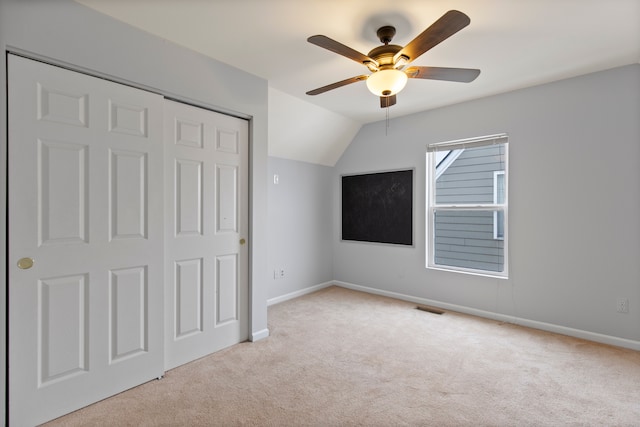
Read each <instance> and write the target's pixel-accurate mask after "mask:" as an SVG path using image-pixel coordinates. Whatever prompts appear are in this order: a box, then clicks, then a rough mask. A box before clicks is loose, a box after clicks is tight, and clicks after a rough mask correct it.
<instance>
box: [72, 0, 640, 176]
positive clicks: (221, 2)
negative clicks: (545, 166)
mask: <svg viewBox="0 0 640 427" xmlns="http://www.w3.org/2000/svg"><path fill="white" fill-rule="evenodd" d="M76 1H77V2H78V3H81V4H84V5H86V6H88V7H91V8H93V9H95V10H97V11H99V12H101V13H104V14H107V15H110V16H112V17H114V18H115V19H118V20H120V21H123V22H126V23H128V24H130V25H132V26H135V27H138V28H140V29H142V30H145V31H147V32H149V33H152V34H155V35H157V36H159V37H162V38H164V39H167V40H170V41H173V42H175V43H177V44H179V45H182V46H185V47H187V48H189V49H192V50H195V51H198V52H200V53H202V54H204V55H207V56H210V57H212V58H215V59H217V60H219V61H222V62H224V63H227V64H229V65H232V66H234V67H237V68H240V69H242V70H245V71H248V72H250V73H253V74H255V75H257V76H259V77H262V78H264V79H266V80H268V82H269V87H270V88H271V90H270V92H269V97H270V101H269V145H270V146H269V154H270V155H273V156H277V157H283V158H290V159H295V160H302V161H307V162H312V163H319V164H324V165H332V164H335V162H336V161H337V159H338V158H339V157H340V155H341V154H342V152H343V150H344V149H345V148H346V147H347V145H348V144H349V142H350V141H351V139H352V138H353V136H354V135H355V133H357V130H358V129H359V128H360V126H361V125H362V124H364V123H369V122H374V121H379V120H384V119H385V114H386V112H385V111H384V110H382V109H381V108H380V104H379V100H378V98H376V97H375V96H374V95H372V94H371V93H370V92H369V91H368V90H367V88H366V85H365V83H364V82H358V83H354V84H351V85H348V86H345V87H342V88H339V89H335V90H332V91H330V92H326V93H324V94H321V95H317V96H308V95H305V92H307V91H309V90H311V89H315V88H317V87H320V86H324V85H326V84H330V83H333V82H336V81H339V80H343V79H346V78H349V77H354V76H357V75H361V74H368V71H367V69H366V68H365V67H364V66H362V65H360V64H358V63H356V62H354V61H351V60H349V59H347V58H345V57H342V56H339V55H337V54H335V53H333V52H329V51H328V50H326V49H322V48H319V47H317V46H314V45H312V44H310V43H308V42H307V41H306V40H307V37H309V36H311V35H316V34H323V35H326V36H328V37H330V38H332V39H334V40H337V41H339V42H341V43H343V44H345V45H347V46H349V47H351V48H353V49H356V50H358V51H360V52H362V53H364V54H367V53H368V52H369V51H370V50H371V49H372V48H374V47H376V46H378V45H379V44H380V41H379V40H378V39H377V38H376V34H375V33H376V30H377V29H378V28H379V27H381V26H383V25H393V26H395V27H396V29H397V33H396V36H395V37H394V39H393V41H392V43H394V44H398V45H401V46H404V45H406V44H407V43H409V42H410V41H411V40H412V39H413V38H414V37H415V36H417V35H418V34H419V33H420V32H422V31H423V30H424V29H425V28H427V27H428V26H430V25H431V24H432V23H433V22H434V21H436V20H437V19H438V18H440V17H441V16H442V15H443V14H444V13H445V12H446V11H447V10H450V9H456V10H460V11H462V12H464V13H465V14H467V15H468V16H469V17H470V18H471V24H470V25H469V26H468V27H466V28H464V29H463V30H461V31H460V32H458V33H456V34H454V35H453V36H452V37H450V38H449V39H447V40H445V41H444V42H442V43H440V44H439V45H437V46H435V47H434V48H433V49H431V50H429V51H428V52H427V53H425V54H424V55H422V56H420V57H419V58H418V59H417V60H416V61H415V62H413V63H412V65H423V66H439V67H460V68H479V69H480V70H481V71H482V72H481V74H480V76H479V77H478V78H477V79H476V80H475V81H473V82H472V83H453V82H446V81H436V80H417V79H410V81H409V82H408V84H407V87H406V88H405V89H404V90H403V91H402V92H401V93H399V94H398V103H397V105H394V106H393V107H391V108H390V109H389V114H390V116H391V117H392V118H393V117H399V116H403V115H407V114H411V113H415V112H418V111H423V110H428V109H433V108H437V107H441V106H445V105H450V104H454V103H458V102H463V101H466V100H471V99H475V98H480V97H484V96H489V95H494V94H497V93H502V92H507V91H511V90H515V89H519V88H523V87H528V86H534V85H538V84H542V83H546V82H550V81H555V80H560V79H563V78H568V77H573V76H577V75H581V74H586V73H590V72H595V71H600V70H604V69H608V68H613V67H617V66H622V65H627V64H631V63H636V62H640V0H611V1H604V0H518V1H513V0H483V1H477V0H393V1H392V0H346V1H341V0H305V1H296V0H127V1H125V0H116V1H113V0H76Z"/></svg>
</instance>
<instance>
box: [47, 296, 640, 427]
mask: <svg viewBox="0 0 640 427" xmlns="http://www.w3.org/2000/svg"><path fill="white" fill-rule="evenodd" d="M415 307H416V305H415V304H412V303H408V302H403V301H397V300H393V299H389V298H384V297H379V296H374V295H369V294H363V293H359V292H355V291H351V290H347V289H342V288H338V287H330V288H327V289H324V290H322V291H319V292H316V293H314V294H310V295H306V296H304V297H301V298H298V299H295V300H291V301H287V302H284V303H281V304H278V305H275V306H272V307H270V308H269V329H270V332H271V336H270V337H269V338H268V339H266V340H262V341H259V342H257V343H242V344H239V345H236V346H233V347H231V348H228V349H226V350H223V351H221V352H218V353H216V354H213V355H211V356H208V357H205V358H203V359H200V360H197V361H195V362H192V363H189V364H187V365H184V366H181V367H179V368H177V369H174V370H172V371H169V372H167V374H166V376H165V377H164V378H163V379H162V380H160V381H152V382H150V383H147V384H143V385H141V386H139V387H136V388H134V389H132V390H130V391H127V392H125V393H122V394H119V395H117V396H114V397H112V398H109V399H107V400H104V401H102V402H99V403H97V404H95V405H92V406H90V407H87V408H84V409H82V410H80V411H77V412H75V413H72V414H70V415H67V416H65V417H62V418H59V419H57V420H55V421H53V422H51V423H49V424H47V425H48V426H107V425H108V426H119V425H130V426H237V425H244V426H402V425H406V426H565V425H571V426H640V352H636V351H632V350H627V349H621V348H617V347H611V346H606V345H602V344H596V343H592V342H588V341H584V340H580V339H576V338H570V337H566V336H562V335H556V334H552V333H547V332H542V331H537V330H532V329H527V328H523V327H518V326H514V325H510V324H504V323H500V322H495V321H491V320H485V319H480V318H476V317H472V316H467V315H462V314H458V313H452V312H446V313H445V314H443V315H436V314H432V313H428V312H424V311H420V310H416V309H415Z"/></svg>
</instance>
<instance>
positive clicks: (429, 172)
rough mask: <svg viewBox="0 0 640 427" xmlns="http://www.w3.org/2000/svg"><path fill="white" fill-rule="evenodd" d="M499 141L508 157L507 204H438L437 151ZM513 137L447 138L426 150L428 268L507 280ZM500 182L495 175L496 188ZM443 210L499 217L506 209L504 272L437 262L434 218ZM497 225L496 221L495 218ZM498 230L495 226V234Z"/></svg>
mask: <svg viewBox="0 0 640 427" xmlns="http://www.w3.org/2000/svg"><path fill="white" fill-rule="evenodd" d="M495 144H503V145H504V149H505V150H504V156H505V168H504V170H503V171H500V172H502V173H504V177H505V178H504V190H505V198H504V203H502V204H498V203H491V204H436V203H435V188H436V179H437V177H436V168H437V166H438V165H437V163H436V153H437V152H438V151H445V150H450V151H452V150H459V149H465V148H475V147H482V146H487V145H495ZM508 158H509V137H508V135H507V134H505V133H503V134H496V135H487V136H482V137H478V138H467V139H459V140H455V141H446V142H439V143H434V144H428V145H427V153H426V180H427V182H426V189H427V191H426V193H427V194H426V212H425V220H426V227H425V231H426V240H425V241H426V245H425V253H426V268H428V269H433V270H444V271H454V272H460V273H466V274H472V275H478V276H486V277H496V278H501V279H506V278H508V277H509V227H508V223H509V215H508V194H509V178H508V177H509V161H508ZM495 185H496V180H495V176H494V188H495ZM496 196H497V195H496V192H495V190H494V202H495V201H496ZM443 210H454V211H460V210H466V211H474V210H475V211H493V212H494V217H496V216H497V212H498V211H499V210H501V211H503V212H504V238H503V240H504V249H503V256H504V269H503V271H489V270H480V269H473V268H464V267H456V266H448V265H442V264H436V263H435V239H434V238H432V236H435V234H434V227H435V224H434V220H435V212H436V211H443ZM494 224H495V221H494ZM496 231H497V230H495V229H494V235H495V232H496Z"/></svg>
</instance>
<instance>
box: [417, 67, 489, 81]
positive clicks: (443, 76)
mask: <svg viewBox="0 0 640 427" xmlns="http://www.w3.org/2000/svg"><path fill="white" fill-rule="evenodd" d="M405 73H406V74H407V77H409V78H410V79H430V80H447V81H450V82H462V83H469V82H472V81H474V80H475V79H476V77H478V75H479V74H480V70H477V69H475V68H446V67H409V68H407V69H406V70H405Z"/></svg>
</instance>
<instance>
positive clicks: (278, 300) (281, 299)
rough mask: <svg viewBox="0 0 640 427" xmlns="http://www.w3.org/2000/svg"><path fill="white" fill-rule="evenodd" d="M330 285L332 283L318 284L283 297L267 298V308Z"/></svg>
mask: <svg viewBox="0 0 640 427" xmlns="http://www.w3.org/2000/svg"><path fill="white" fill-rule="evenodd" d="M331 285H333V282H324V283H320V284H319V285H314V286H309V287H308V288H304V289H299V290H297V291H295V292H290V293H288V294H284V295H280V296H277V297H273V298H269V299H268V300H267V307H269V306H271V305H274V304H278V303H281V302H285V301H289V300H290V299H294V298H298V297H301V296H303V295H307V294H310V293H313V292H316V291H319V290H320V289H324V288H328V287H329V286H331Z"/></svg>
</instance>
